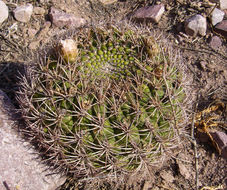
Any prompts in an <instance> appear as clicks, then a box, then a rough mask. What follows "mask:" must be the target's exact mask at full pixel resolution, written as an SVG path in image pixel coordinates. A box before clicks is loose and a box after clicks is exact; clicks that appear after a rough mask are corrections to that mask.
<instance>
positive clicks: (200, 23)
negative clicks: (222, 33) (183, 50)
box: [185, 14, 207, 36]
mask: <svg viewBox="0 0 227 190" xmlns="http://www.w3.org/2000/svg"><path fill="white" fill-rule="evenodd" d="M206 30H207V21H206V18H205V17H203V16H201V15H199V14H197V15H194V16H192V17H191V18H189V19H188V20H186V22H185V32H186V34H187V35H190V36H196V35H198V34H199V35H201V36H205V35H206Z"/></svg>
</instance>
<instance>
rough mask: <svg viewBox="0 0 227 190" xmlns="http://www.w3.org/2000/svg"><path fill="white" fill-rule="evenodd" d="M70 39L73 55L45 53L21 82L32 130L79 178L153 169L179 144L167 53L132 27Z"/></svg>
mask: <svg viewBox="0 0 227 190" xmlns="http://www.w3.org/2000/svg"><path fill="white" fill-rule="evenodd" d="M73 38H74V39H75V38H76V44H77V48H75V47H74V48H73V50H75V52H76V53H75V56H74V57H72V56H73V54H70V53H69V55H70V58H69V57H67V56H65V55H62V54H61V52H63V51H61V52H60V53H59V55H60V56H59V57H58V58H56V56H52V55H49V54H48V55H46V56H45V58H41V59H40V60H41V61H39V62H38V63H37V64H35V66H33V67H32V68H31V69H29V75H28V76H27V77H25V78H24V80H23V82H22V85H21V86H22V87H21V91H20V92H21V93H19V95H18V96H19V100H20V105H21V110H22V113H23V115H24V118H25V121H26V123H27V128H28V130H29V133H30V135H31V136H32V138H33V139H34V140H35V141H36V142H37V144H38V146H39V147H40V149H41V150H44V153H45V157H46V158H47V160H49V161H51V162H52V163H53V164H54V165H56V166H59V167H60V168H61V169H64V170H65V171H66V172H67V173H69V174H73V176H75V178H77V179H79V178H85V177H95V176H105V175H107V174H122V173H130V172H135V171H138V170H143V169H145V168H148V166H150V165H151V163H153V162H157V160H158V159H159V158H160V156H162V155H163V154H165V152H166V150H169V149H170V148H172V147H173V146H175V143H176V139H177V138H178V130H179V128H178V124H179V122H180V120H181V119H180V118H181V115H182V114H181V107H180V106H179V104H180V103H181V102H182V100H183V99H184V91H183V89H182V87H181V82H180V74H179V72H178V71H177V70H176V68H175V67H173V66H171V58H170V56H169V55H168V52H165V50H164V49H161V48H160V47H159V45H158V44H157V43H156V42H155V40H154V38H152V37H151V36H149V35H148V34H146V35H140V34H139V35H138V34H137V33H136V32H135V31H133V30H129V29H128V30H123V31H121V30H119V29H116V28H111V29H108V30H103V29H100V28H95V29H94V28H92V29H88V28H86V29H82V30H80V31H79V32H76V34H75V35H74V36H73V37H72V39H73ZM61 42H63V41H61ZM64 43H65V42H64ZM70 43H72V42H71V41H70Z"/></svg>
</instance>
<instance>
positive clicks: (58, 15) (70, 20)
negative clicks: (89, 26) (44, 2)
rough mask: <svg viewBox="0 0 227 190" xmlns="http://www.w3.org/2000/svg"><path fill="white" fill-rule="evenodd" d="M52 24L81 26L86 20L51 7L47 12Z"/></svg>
mask: <svg viewBox="0 0 227 190" xmlns="http://www.w3.org/2000/svg"><path fill="white" fill-rule="evenodd" d="M49 16H50V19H51V22H52V24H54V25H55V26H57V27H64V26H66V27H68V28H69V27H73V26H74V27H76V28H78V27H81V26H83V25H85V24H86V20H85V19H83V18H81V17H76V16H75V15H73V14H68V13H65V12H64V11H61V10H58V9H56V8H54V7H51V9H50V13H49Z"/></svg>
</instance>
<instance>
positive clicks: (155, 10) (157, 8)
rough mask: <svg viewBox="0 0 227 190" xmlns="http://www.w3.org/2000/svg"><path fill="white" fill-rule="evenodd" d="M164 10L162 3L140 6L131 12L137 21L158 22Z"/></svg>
mask: <svg viewBox="0 0 227 190" xmlns="http://www.w3.org/2000/svg"><path fill="white" fill-rule="evenodd" d="M164 12H165V6H164V5H163V4H159V5H154V6H147V7H141V8H139V9H138V10H137V11H135V13H134V14H133V16H132V17H133V18H134V19H136V20H139V21H143V20H147V21H152V22H156V23H158V22H159V21H160V19H161V17H162V15H163V13H164Z"/></svg>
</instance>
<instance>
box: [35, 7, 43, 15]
mask: <svg viewBox="0 0 227 190" xmlns="http://www.w3.org/2000/svg"><path fill="white" fill-rule="evenodd" d="M33 11H34V14H36V15H44V14H45V9H44V8H42V7H34V10H33Z"/></svg>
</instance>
